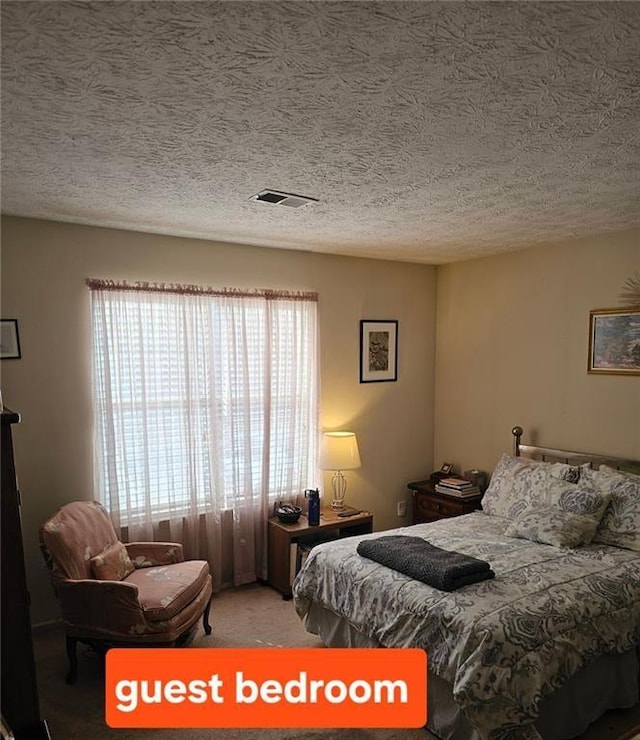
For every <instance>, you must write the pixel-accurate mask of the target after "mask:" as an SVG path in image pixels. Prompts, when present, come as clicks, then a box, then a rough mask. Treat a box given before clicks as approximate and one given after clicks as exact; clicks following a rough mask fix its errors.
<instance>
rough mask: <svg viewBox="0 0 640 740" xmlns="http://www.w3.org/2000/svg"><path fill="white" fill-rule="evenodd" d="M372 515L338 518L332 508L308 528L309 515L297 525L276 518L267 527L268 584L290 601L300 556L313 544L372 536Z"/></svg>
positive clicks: (322, 512)
mask: <svg viewBox="0 0 640 740" xmlns="http://www.w3.org/2000/svg"><path fill="white" fill-rule="evenodd" d="M372 531H373V516H372V515H371V514H370V513H369V512H368V511H361V512H360V513H359V514H355V515H354V516H348V517H339V516H338V514H337V512H335V511H332V510H331V509H323V510H322V511H321V512H320V524H318V525H317V526H315V527H312V526H309V522H308V521H307V517H306V516H304V515H303V516H301V517H300V520H299V521H298V522H296V523H295V524H283V523H282V522H280V521H279V520H278V519H277V518H276V517H272V518H271V519H269V521H268V524H267V544H268V551H269V565H268V568H269V572H268V577H267V581H268V583H269V585H271V586H273V588H275V589H277V590H278V591H280V593H281V594H282V598H283V599H290V598H291V584H292V583H293V579H294V578H295V577H296V574H297V572H298V570H299V568H300V564H301V554H302V553H303V551H304V550H308V549H310V548H311V547H313V545H315V544H318V543H320V542H326V541H328V540H336V539H338V538H339V537H350V536H352V535H354V534H370V533H371V532H372Z"/></svg>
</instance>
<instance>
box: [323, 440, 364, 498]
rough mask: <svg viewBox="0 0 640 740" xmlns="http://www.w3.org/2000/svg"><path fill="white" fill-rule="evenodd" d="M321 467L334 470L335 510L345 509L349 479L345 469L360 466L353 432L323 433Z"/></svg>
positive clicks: (332, 483) (332, 484)
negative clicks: (344, 472) (345, 496)
mask: <svg viewBox="0 0 640 740" xmlns="http://www.w3.org/2000/svg"><path fill="white" fill-rule="evenodd" d="M320 467H321V468H322V470H333V471H334V472H333V477H332V478H331V488H332V489H333V501H332V502H331V508H332V509H333V510H334V511H340V509H344V495H345V493H346V491H347V479H346V478H345V477H344V475H343V473H342V471H343V470H354V469H355V468H359V467H360V452H359V451H358V440H357V439H356V435H355V434H354V433H353V432H325V433H324V434H323V435H322V447H321V449H320Z"/></svg>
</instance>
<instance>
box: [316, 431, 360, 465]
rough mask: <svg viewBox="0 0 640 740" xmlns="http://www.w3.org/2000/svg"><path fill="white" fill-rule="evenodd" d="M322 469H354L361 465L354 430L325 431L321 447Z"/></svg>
mask: <svg viewBox="0 0 640 740" xmlns="http://www.w3.org/2000/svg"><path fill="white" fill-rule="evenodd" d="M320 467H321V468H322V470H353V469H354V468H359V467H360V452H359V450H358V440H357V439H356V435H355V434H354V433H353V432H325V433H324V434H323V435H322V446H321V448H320Z"/></svg>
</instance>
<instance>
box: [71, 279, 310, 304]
mask: <svg viewBox="0 0 640 740" xmlns="http://www.w3.org/2000/svg"><path fill="white" fill-rule="evenodd" d="M85 282H86V284H87V286H88V287H89V289H90V290H113V291H116V290H131V291H140V292H143V293H178V294H181V295H211V296H226V297H229V298H265V299H266V300H269V301H277V300H286V301H315V302H317V300H318V294H317V293H314V292H309V291H292V290H272V289H271V288H256V289H253V290H248V289H243V288H211V287H208V286H205V285H188V284H187V285H182V284H180V283H149V282H135V283H129V282H127V281H126V280H102V279H100V278H87V279H86V281H85Z"/></svg>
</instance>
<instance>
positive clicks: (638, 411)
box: [434, 231, 640, 471]
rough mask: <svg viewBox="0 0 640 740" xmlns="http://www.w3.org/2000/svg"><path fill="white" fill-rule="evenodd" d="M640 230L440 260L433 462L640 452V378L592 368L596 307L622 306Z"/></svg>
mask: <svg viewBox="0 0 640 740" xmlns="http://www.w3.org/2000/svg"><path fill="white" fill-rule="evenodd" d="M638 269H640V231H634V232H625V233H619V234H612V235H609V236H601V237H594V238H589V239H581V240H579V241H575V242H571V243H569V242H567V243H561V244H555V245H549V246H544V247H537V248H534V249H528V250H524V251H520V252H514V253H511V254H505V255H500V256H495V257H489V258H485V259H479V260H474V261H469V262H464V263H459V264H451V265H447V266H442V267H439V268H438V301H437V306H438V308H437V339H436V409H435V427H434V428H435V445H434V460H435V463H436V464H438V465H439V464H441V463H442V462H443V461H445V460H446V461H451V462H454V463H456V464H457V465H458V466H461V467H462V469H469V468H473V467H477V468H480V469H482V470H488V471H491V469H492V468H493V466H494V464H495V462H496V460H497V458H498V456H499V455H500V453H501V452H502V451H508V450H509V449H510V445H511V440H512V437H511V434H510V430H511V428H512V427H513V426H514V425H516V424H519V425H521V426H523V427H524V429H525V441H527V440H528V441H531V442H533V443H537V444H541V445H546V446H550V447H564V448H568V449H574V450H575V449H578V450H586V451H591V452H604V453H610V454H613V455H615V454H618V455H621V456H633V457H636V458H638V457H640V377H638V376H633V377H631V376H627V377H620V376H614V375H589V374H587V371H586V370H587V354H588V344H589V311H590V310H591V309H594V308H616V307H621V304H620V302H619V299H618V294H619V293H620V292H621V290H622V287H623V283H624V282H625V280H626V279H627V278H629V277H630V276H631V275H632V274H633V273H634V272H635V271H637V270H638Z"/></svg>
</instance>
